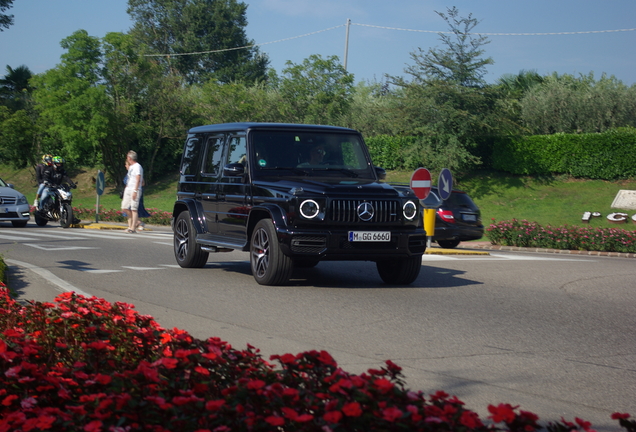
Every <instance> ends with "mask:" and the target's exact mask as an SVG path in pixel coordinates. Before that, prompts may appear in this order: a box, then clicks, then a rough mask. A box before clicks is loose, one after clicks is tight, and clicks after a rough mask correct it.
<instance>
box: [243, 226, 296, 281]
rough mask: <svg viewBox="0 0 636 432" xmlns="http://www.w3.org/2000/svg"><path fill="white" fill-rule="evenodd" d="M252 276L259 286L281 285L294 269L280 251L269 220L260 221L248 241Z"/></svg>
mask: <svg viewBox="0 0 636 432" xmlns="http://www.w3.org/2000/svg"><path fill="white" fill-rule="evenodd" d="M250 264H251V267H252V275H253V276H254V279H256V282H258V283H259V284H260V285H282V284H285V283H287V282H288V281H289V278H290V277H291V273H292V270H293V269H294V265H293V262H292V260H291V258H289V257H288V256H287V255H285V254H284V253H283V252H282V251H281V250H280V244H279V242H278V237H277V236H276V228H275V227H274V224H273V223H272V221H271V220H270V219H262V220H260V221H259V222H258V223H257V224H256V226H255V227H254V232H253V233H252V239H251V241H250Z"/></svg>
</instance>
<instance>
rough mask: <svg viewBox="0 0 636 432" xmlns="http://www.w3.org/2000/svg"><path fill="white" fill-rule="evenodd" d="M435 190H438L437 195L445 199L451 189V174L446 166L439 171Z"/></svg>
mask: <svg viewBox="0 0 636 432" xmlns="http://www.w3.org/2000/svg"><path fill="white" fill-rule="evenodd" d="M437 190H438V191H439V197H440V198H441V199H443V200H447V199H448V197H450V195H451V192H452V191H453V175H452V174H451V172H450V170H449V169H448V168H444V169H442V171H441V172H440V173H439V179H438V180H437Z"/></svg>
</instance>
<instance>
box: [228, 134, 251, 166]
mask: <svg viewBox="0 0 636 432" xmlns="http://www.w3.org/2000/svg"><path fill="white" fill-rule="evenodd" d="M227 163H240V164H243V165H244V166H247V148H246V146H245V137H244V136H242V137H241V136H233V137H230V139H229V141H228V158H227Z"/></svg>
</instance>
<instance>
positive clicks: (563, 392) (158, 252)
mask: <svg viewBox="0 0 636 432" xmlns="http://www.w3.org/2000/svg"><path fill="white" fill-rule="evenodd" d="M0 254H2V256H3V257H4V259H5V261H7V263H8V264H9V265H10V266H11V280H10V283H11V286H12V287H13V288H14V289H16V291H17V292H18V293H19V295H20V298H21V299H23V300H25V299H33V300H39V301H52V300H53V298H54V296H55V295H56V293H58V292H59V291H60V290H75V291H77V292H80V293H85V294H88V295H95V296H98V297H101V298H105V299H106V300H108V301H111V302H112V301H124V302H127V303H132V304H134V305H135V306H136V308H137V310H138V311H140V312H141V313H144V314H149V315H152V316H153V317H155V319H156V320H157V321H158V322H159V323H160V324H161V325H162V326H164V327H167V328H172V327H178V328H181V329H185V330H187V331H188V332H190V333H191V334H192V335H193V336H195V337H198V338H207V337H210V336H218V337H221V338H222V339H224V340H227V341H229V342H230V343H231V344H232V345H233V346H234V347H235V348H238V349H242V348H244V347H245V346H246V344H248V343H249V344H251V345H253V346H255V347H257V348H260V349H261V352H262V354H263V355H264V356H265V357H269V355H271V354H283V353H287V352H291V353H298V352H301V351H305V350H311V349H324V350H327V351H329V352H330V353H331V354H332V355H333V356H334V357H335V359H336V360H337V361H338V363H339V364H340V365H341V366H342V367H343V368H344V369H345V370H348V371H351V372H356V373H360V372H363V371H365V370H367V369H368V368H377V367H378V366H380V365H382V364H383V362H384V361H385V360H387V359H390V360H393V361H394V362H396V363H397V364H398V365H400V366H402V367H403V368H404V373H405V377H406V382H407V387H409V388H412V389H417V390H424V391H425V392H430V393H432V392H434V391H435V390H438V389H442V390H445V391H446V392H448V393H450V394H454V395H457V396H458V397H459V398H460V399H461V400H463V401H464V402H466V405H467V407H468V408H470V409H473V410H475V411H477V412H479V413H480V414H482V415H484V416H485V415H487V410H486V407H487V405H488V404H497V403H500V402H505V403H511V404H513V405H520V407H521V409H524V410H528V411H532V412H535V413H537V414H538V415H539V416H540V417H541V419H542V421H550V420H552V421H554V420H559V419H560V418H561V417H564V418H565V419H567V420H573V419H574V418H575V417H580V418H583V419H586V420H589V421H592V423H593V425H594V427H595V428H596V429H598V430H620V428H619V427H618V424H617V422H615V421H613V420H611V419H610V415H611V413H612V412H615V411H620V412H630V413H632V414H636V397H635V396H636V366H635V365H636V314H634V311H635V310H636V290H635V289H634V281H635V280H636V260H635V259H633V258H608V257H586V256H562V255H555V254H540V253H523V252H502V251H490V254H489V255H426V256H425V257H424V259H423V263H422V265H423V268H422V272H421V274H420V277H419V278H418V279H417V280H416V282H415V283H413V284H412V285H410V286H400V287H389V286H386V285H384V284H383V283H382V281H381V279H380V278H379V276H378V275H377V272H376V270H375V265H374V264H373V263H366V262H333V263H331V262H324V263H320V264H319V265H318V266H317V267H316V268H313V269H302V270H297V271H296V272H295V273H294V276H293V280H292V282H291V283H290V285H288V286H281V287H264V286H260V285H258V284H256V282H255V281H254V279H253V278H252V276H251V273H250V267H249V261H248V255H247V254H246V253H242V252H231V253H221V254H215V255H211V256H210V260H209V261H208V264H207V265H206V267H205V268H203V269H181V268H179V267H178V266H176V264H175V260H174V257H173V253H172V237H171V233H170V232H169V230H167V229H165V228H154V229H153V231H151V232H143V233H139V234H126V233H124V232H121V231H105V230H89V229H68V230H62V229H60V228H57V227H49V226H47V227H45V228H38V227H36V226H35V225H32V224H29V226H27V227H26V228H23V229H16V228H12V227H11V226H10V225H8V224H2V223H0Z"/></svg>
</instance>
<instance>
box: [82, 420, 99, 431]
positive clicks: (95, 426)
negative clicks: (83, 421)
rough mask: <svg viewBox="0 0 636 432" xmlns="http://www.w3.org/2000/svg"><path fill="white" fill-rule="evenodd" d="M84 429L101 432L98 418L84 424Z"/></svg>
mask: <svg viewBox="0 0 636 432" xmlns="http://www.w3.org/2000/svg"><path fill="white" fill-rule="evenodd" d="M84 430H85V431H86V432H101V430H102V422H101V421H99V420H93V421H92V422H90V423H89V424H87V425H86V426H84Z"/></svg>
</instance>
